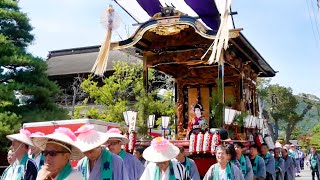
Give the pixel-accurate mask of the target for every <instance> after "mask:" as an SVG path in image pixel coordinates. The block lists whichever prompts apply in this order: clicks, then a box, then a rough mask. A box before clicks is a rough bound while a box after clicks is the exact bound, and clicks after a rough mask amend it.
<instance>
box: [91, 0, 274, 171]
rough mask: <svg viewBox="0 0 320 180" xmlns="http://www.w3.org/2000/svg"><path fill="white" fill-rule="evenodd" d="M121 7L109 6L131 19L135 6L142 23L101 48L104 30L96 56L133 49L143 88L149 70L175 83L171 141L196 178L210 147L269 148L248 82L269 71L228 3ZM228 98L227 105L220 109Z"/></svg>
mask: <svg viewBox="0 0 320 180" xmlns="http://www.w3.org/2000/svg"><path fill="white" fill-rule="evenodd" d="M126 2H128V1H125V2H124V1H122V0H118V1H116V3H118V4H119V5H120V6H121V7H122V8H123V9H124V10H126V12H127V13H129V14H131V15H132V16H133V18H135V17H134V16H135V15H136V14H135V13H137V12H135V13H134V10H137V7H136V5H137V3H138V5H140V6H139V8H140V9H143V10H144V11H145V12H144V14H147V17H145V19H143V18H141V19H142V20H141V19H140V20H137V22H138V24H137V25H138V26H139V27H138V28H137V30H136V32H135V33H134V34H133V35H132V36H131V37H130V38H128V39H126V40H123V41H119V42H113V43H110V44H109V45H108V41H110V36H111V35H110V34H111V29H110V28H109V29H108V32H109V39H108V38H107V39H106V43H105V44H103V45H102V48H101V51H104V50H105V49H107V51H109V49H123V48H129V47H135V48H136V49H138V50H139V53H141V55H143V67H144V81H145V86H146V88H147V86H148V83H147V81H148V69H149V68H153V69H155V70H158V71H161V72H163V73H165V74H168V75H170V76H172V77H173V78H174V79H175V82H176V93H175V95H176V103H177V118H176V126H177V128H176V129H177V135H178V140H175V141H173V142H174V143H175V144H177V143H178V144H180V145H184V146H185V147H186V151H189V152H190V157H191V158H193V159H194V160H195V162H196V164H197V166H198V169H199V172H200V175H201V176H204V174H205V173H206V171H207V170H208V168H209V167H210V166H211V165H212V164H213V163H214V162H215V156H214V154H215V147H216V146H218V145H219V144H221V143H226V142H228V141H243V142H244V143H246V144H247V145H248V144H249V143H250V142H253V141H255V142H256V143H258V144H259V143H262V141H263V140H264V141H265V142H268V143H269V144H270V146H272V144H273V142H272V140H271V138H270V136H269V137H268V136H265V138H263V137H262V134H261V133H262V129H263V127H264V126H263V124H264V119H263V117H262V111H261V108H259V107H261V106H259V104H260V103H259V98H258V95H257V91H256V81H257V78H258V77H273V76H275V74H276V72H275V71H274V70H273V69H272V67H271V66H270V65H269V64H268V63H267V62H266V61H265V60H264V59H263V57H262V56H261V55H260V54H259V52H258V51H257V50H256V49H255V48H254V47H253V46H252V45H251V44H250V42H249V41H248V40H247V39H246V38H245V36H244V35H243V34H242V33H241V29H235V28H234V27H233V26H232V19H231V16H232V14H234V13H233V12H230V9H231V8H230V4H229V5H228V4H224V5H222V7H225V8H220V9H219V6H218V4H219V1H218V0H216V1H211V0H210V1H209V0H204V1H201V3H200V2H199V1H198V2H197V3H196V0H185V2H186V3H185V7H182V6H181V3H178V4H171V5H170V6H169V5H166V6H160V4H161V2H160V1H158V0H145V1H142V0H137V1H132V2H135V3H136V4H133V5H128V4H126ZM173 2H175V1H173ZM220 2H222V1H220ZM225 2H227V3H228V1H225ZM220 4H221V3H220ZM161 5H163V4H161ZM186 6H188V8H187V7H186ZM220 6H221V5H220ZM130 8H131V9H130ZM134 8H135V9H134ZM133 9H134V10H133ZM184 10H189V15H188V14H187V12H185V11H184ZM190 10H192V11H190ZM109 12H110V11H109ZM190 12H191V13H190ZM192 13H196V14H197V15H198V16H195V15H194V14H192ZM190 14H191V15H190ZM109 23H112V20H111V21H110V19H109ZM107 37H108V35H107ZM101 51H100V54H104V53H102V52H101ZM98 60H99V59H98ZM101 61H102V60H101ZM104 61H107V60H106V59H104ZM100 63H101V62H100ZM97 64H99V62H97ZM102 71H103V70H102ZM230 99H232V100H233V103H227V102H228V101H229V100H230ZM195 122H197V123H195ZM189 138H190V139H189ZM130 139H132V138H130ZM144 143H145V142H144ZM144 143H143V142H139V141H137V142H136V144H140V145H141V144H142V145H143V144H144ZM131 146H132V143H131ZM130 149H132V147H131V148H130Z"/></svg>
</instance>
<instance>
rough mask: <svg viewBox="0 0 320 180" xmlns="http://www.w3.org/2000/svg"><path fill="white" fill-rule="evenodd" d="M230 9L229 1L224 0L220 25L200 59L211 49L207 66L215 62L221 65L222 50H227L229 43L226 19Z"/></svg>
mask: <svg viewBox="0 0 320 180" xmlns="http://www.w3.org/2000/svg"><path fill="white" fill-rule="evenodd" d="M230 7H231V0H226V4H225V9H224V11H223V12H222V14H221V23H220V26H219V29H218V32H217V34H216V38H215V39H214V41H213V43H212V44H211V46H210V47H209V49H208V50H207V52H206V53H205V54H204V55H203V56H202V57H201V59H203V58H204V57H205V56H206V55H207V53H208V52H209V50H210V49H211V51H212V53H211V55H210V57H209V60H208V64H213V63H216V62H219V64H222V61H223V58H220V56H221V53H222V48H223V49H225V50H226V49H227V48H228V41H229V27H228V18H229V15H230Z"/></svg>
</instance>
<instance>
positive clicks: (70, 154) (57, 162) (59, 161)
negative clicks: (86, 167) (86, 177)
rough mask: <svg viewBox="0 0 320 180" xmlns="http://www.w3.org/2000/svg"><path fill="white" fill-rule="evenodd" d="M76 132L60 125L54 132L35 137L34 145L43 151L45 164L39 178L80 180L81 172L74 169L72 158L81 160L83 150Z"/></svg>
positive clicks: (38, 179)
mask: <svg viewBox="0 0 320 180" xmlns="http://www.w3.org/2000/svg"><path fill="white" fill-rule="evenodd" d="M76 139H77V138H76V136H75V134H74V133H73V132H72V131H71V130H70V129H69V128H64V127H59V128H57V129H55V131H54V133H52V134H48V135H45V136H43V137H34V138H33V139H32V141H33V143H34V145H35V146H36V147H38V148H39V149H40V150H42V151H43V155H44V157H45V159H44V165H43V166H42V167H41V169H40V171H39V172H38V177H37V180H78V179H82V175H81V173H80V172H78V171H76V170H74V169H73V168H72V166H71V164H70V160H79V159H81V158H82V157H83V154H82V152H81V151H80V149H79V148H77V147H76V145H75V141H76Z"/></svg>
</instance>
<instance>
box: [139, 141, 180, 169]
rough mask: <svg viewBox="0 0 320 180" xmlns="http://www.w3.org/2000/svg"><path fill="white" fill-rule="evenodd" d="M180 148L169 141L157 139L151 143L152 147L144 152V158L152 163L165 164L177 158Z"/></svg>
mask: <svg viewBox="0 0 320 180" xmlns="http://www.w3.org/2000/svg"><path fill="white" fill-rule="evenodd" d="M179 152H180V151H179V148H178V147H176V146H175V145H173V144H172V143H170V142H169V141H168V140H167V139H164V138H162V137H157V138H155V139H153V140H152V141H151V145H150V146H149V147H148V148H147V149H145V150H144V151H143V155H142V156H143V158H144V159H145V160H147V161H150V162H156V163H157V162H165V161H170V160H171V159H173V158H175V157H177V155H178V154H179Z"/></svg>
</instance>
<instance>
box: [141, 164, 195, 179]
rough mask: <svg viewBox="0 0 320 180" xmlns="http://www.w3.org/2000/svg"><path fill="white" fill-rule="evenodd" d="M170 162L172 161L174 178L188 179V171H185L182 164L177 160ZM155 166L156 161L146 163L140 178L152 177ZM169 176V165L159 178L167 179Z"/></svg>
mask: <svg viewBox="0 0 320 180" xmlns="http://www.w3.org/2000/svg"><path fill="white" fill-rule="evenodd" d="M171 162H172V166H173V171H174V175H175V177H176V180H189V179H190V178H189V176H188V172H187V171H186V169H185V167H184V166H183V165H182V164H180V163H179V162H177V161H171ZM156 166H157V164H156V163H153V162H150V163H148V165H147V167H146V168H145V170H144V172H143V174H142V176H141V177H140V180H150V179H153V177H154V173H155V169H156ZM169 177H170V175H169V167H168V169H167V170H166V171H165V172H164V173H161V175H160V179H161V180H169Z"/></svg>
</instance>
